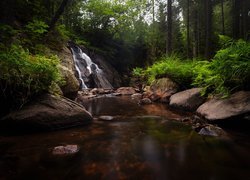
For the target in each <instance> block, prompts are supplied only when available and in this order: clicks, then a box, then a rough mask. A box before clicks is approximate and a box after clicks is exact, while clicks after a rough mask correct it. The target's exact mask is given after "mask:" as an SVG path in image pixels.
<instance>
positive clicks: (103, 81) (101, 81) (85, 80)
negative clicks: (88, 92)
mask: <svg viewBox="0 0 250 180" xmlns="http://www.w3.org/2000/svg"><path fill="white" fill-rule="evenodd" d="M71 51H72V53H73V59H74V61H75V68H76V71H77V74H78V78H79V80H80V86H81V89H86V88H88V87H90V86H91V85H90V84H91V82H93V83H94V87H98V88H107V89H111V88H113V87H112V85H111V84H110V82H109V81H108V79H107V78H106V76H105V73H104V72H103V70H102V69H100V68H99V67H98V65H97V64H95V63H94V62H93V61H92V60H91V58H90V57H89V56H88V55H87V54H85V53H84V52H83V51H82V50H81V48H79V47H78V46H75V45H74V46H72V47H71Z"/></svg>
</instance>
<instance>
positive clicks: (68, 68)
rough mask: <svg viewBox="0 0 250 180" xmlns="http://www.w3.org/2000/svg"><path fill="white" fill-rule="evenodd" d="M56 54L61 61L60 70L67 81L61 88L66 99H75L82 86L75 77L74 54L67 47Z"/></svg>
mask: <svg viewBox="0 0 250 180" xmlns="http://www.w3.org/2000/svg"><path fill="white" fill-rule="evenodd" d="M56 53H57V55H58V57H59V59H60V60H61V66H60V67H59V69H60V72H61V74H62V77H63V79H64V81H65V83H64V84H62V85H61V86H60V88H61V90H62V92H63V95H64V96H65V97H67V98H70V99H74V98H75V97H76V95H77V91H78V90H79V87H80V84H79V81H78V80H77V78H76V77H75V65H74V60H73V57H72V53H71V51H70V50H69V48H67V47H66V46H64V47H63V48H62V49H61V51H59V52H56Z"/></svg>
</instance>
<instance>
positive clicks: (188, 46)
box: [187, 0, 190, 58]
mask: <svg viewBox="0 0 250 180" xmlns="http://www.w3.org/2000/svg"><path fill="white" fill-rule="evenodd" d="M189 6H190V0H187V58H190V15H189V10H190V7H189Z"/></svg>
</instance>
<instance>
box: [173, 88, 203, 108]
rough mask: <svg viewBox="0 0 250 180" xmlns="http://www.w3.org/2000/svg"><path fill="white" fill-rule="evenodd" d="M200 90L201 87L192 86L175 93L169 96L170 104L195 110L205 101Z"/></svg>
mask: <svg viewBox="0 0 250 180" xmlns="http://www.w3.org/2000/svg"><path fill="white" fill-rule="evenodd" d="M200 92H201V88H193V89H188V90H186V91H181V92H179V93H176V94H174V95H172V96H171V98H170V106H173V107H176V108H180V109H183V110H188V111H195V110H196V109H197V108H198V107H199V106H200V105H201V104H202V103H203V102H204V101H205V98H204V97H202V96H201V94H200Z"/></svg>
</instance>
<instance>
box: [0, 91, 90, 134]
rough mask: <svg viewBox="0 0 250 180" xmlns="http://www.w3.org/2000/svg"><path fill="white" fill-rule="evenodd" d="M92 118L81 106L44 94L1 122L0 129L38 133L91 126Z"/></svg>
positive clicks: (65, 99)
mask: <svg viewBox="0 0 250 180" xmlns="http://www.w3.org/2000/svg"><path fill="white" fill-rule="evenodd" d="M91 120H92V116H91V114H90V113H89V112H87V111H86V110H85V108H84V107H83V106H81V105H80V104H78V103H76V102H74V101H71V100H69V99H67V98H63V97H57V96H54V95H51V94H44V95H41V96H39V97H37V98H36V99H34V100H33V101H32V102H30V103H29V104H27V105H25V106H24V107H22V108H21V109H20V110H18V111H15V112H12V113H10V114H9V115H7V116H5V117H4V118H2V119H1V120H0V127H1V128H5V129H13V131H21V132H36V131H51V130H58V129H65V128H70V127H75V126H80V125H86V124H89V123H90V122H91Z"/></svg>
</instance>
